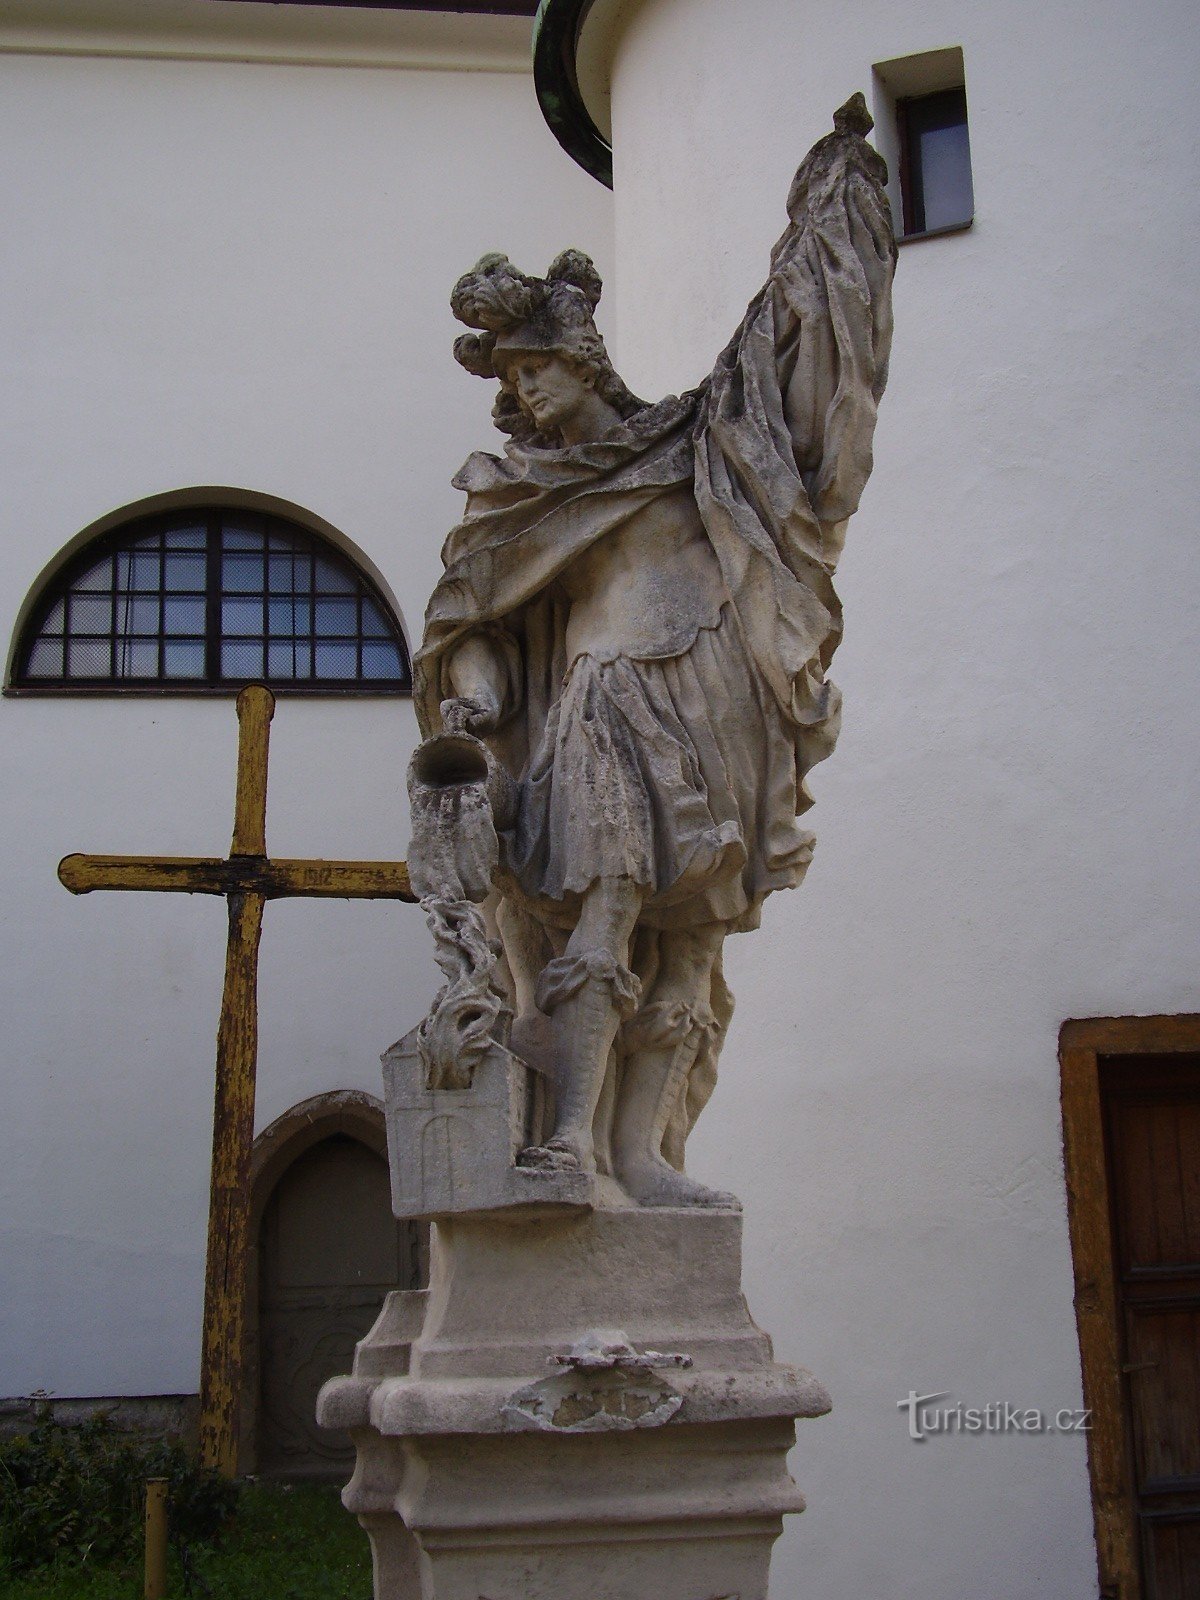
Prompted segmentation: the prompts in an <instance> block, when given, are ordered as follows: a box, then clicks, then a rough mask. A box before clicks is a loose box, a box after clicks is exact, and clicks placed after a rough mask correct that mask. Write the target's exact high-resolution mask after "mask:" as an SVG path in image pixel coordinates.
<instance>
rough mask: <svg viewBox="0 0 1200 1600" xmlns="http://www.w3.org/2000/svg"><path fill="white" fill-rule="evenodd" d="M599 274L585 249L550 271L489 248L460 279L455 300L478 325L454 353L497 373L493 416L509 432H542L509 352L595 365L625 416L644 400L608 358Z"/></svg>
mask: <svg viewBox="0 0 1200 1600" xmlns="http://www.w3.org/2000/svg"><path fill="white" fill-rule="evenodd" d="M601 287H602V285H601V281H600V274H599V273H598V272H597V271H596V268H595V266H594V265H593V263H592V260H591V257H590V256H586V255H584V253H583V252H582V251H581V250H564V251H563V253H562V254H561V255H560V256H556V257H555V259H554V260H553V261H552V262H551V264H550V268H549V271H548V272H547V273H546V276H545V277H544V278H531V277H529V276H527V275H526V274H525V273H523V272H519V271H518V270H517V268H516V267H514V266H513V264H512V262H511V261H510V260H509V259H508V257H507V256H503V255H487V256H484V257H483V258H482V259H481V260H480V261H478V262H476V264H475V266H474V267H472V269H471V271H470V272H468V273H466V274H465V275H464V276H463V277H461V278H460V279H459V280H458V282H457V283H456V284H455V285H454V290H453V292H452V294H451V296H450V306H451V309H452V310H453V312H454V315H455V316H456V317H457V318H458V320H459V321H460V322H465V323H466V325H467V326H468V327H469V328H478V329H480V330H482V331H480V332H479V333H465V334H462V335H461V336H460V337H459V338H458V339H456V340H455V343H454V356H455V359H456V360H457V361H458V362H459V363H460V365H462V366H464V367H465V368H466V369H467V371H468V372H471V373H474V374H475V376H476V377H479V378H496V379H498V380H499V382H500V386H501V394H500V398H499V400H498V401H497V404H496V408H495V411H494V412H493V418H494V420H495V422H496V426H497V427H498V428H501V429H502V430H503V431H504V432H506V433H512V434H525V435H530V436H532V435H534V434H536V431H537V430H536V428H535V426H534V425H533V423H532V420H531V419H530V418H529V417H528V416H527V415H526V413H525V412H524V411H523V410H522V409H521V407H520V404H519V402H518V400H517V397H516V392H515V390H514V389H513V386H512V384H511V382H510V380H509V377H508V358H509V357H511V356H514V355H525V354H529V353H530V352H534V353H545V354H548V355H549V354H553V355H561V356H565V357H567V358H568V359H569V360H571V361H574V362H575V363H576V364H577V365H578V366H580V367H583V368H585V369H586V370H587V371H589V372H591V373H593V374H594V375H595V378H596V388H597V391H598V392H599V393H600V394H601V395H603V397H604V398H605V399H606V400H608V401H609V403H610V404H611V405H613V406H614V407H615V408H616V410H617V411H618V413H619V414H620V415H621V416H622V417H629V416H632V415H633V413H634V412H635V411H637V410H639V409H640V408H641V406H642V402H641V401H640V400H638V399H637V398H636V397H635V396H634V395H632V394H630V392H629V390H628V389H627V388H626V387H625V385H624V383H622V381H621V379H620V378H619V377H618V376H617V374H616V372H615V371H614V369H613V365H612V362H611V361H610V360H609V359H608V351H607V350H606V349H605V348H604V340H603V339H602V338H601V337H600V334H599V332H598V331H597V328H596V324H595V322H594V321H593V319H592V313H593V312H594V311H595V309H596V306H597V305H598V304H599V301H600V292H601Z"/></svg>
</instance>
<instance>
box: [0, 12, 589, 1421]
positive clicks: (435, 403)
mask: <svg viewBox="0 0 1200 1600" xmlns="http://www.w3.org/2000/svg"><path fill="white" fill-rule="evenodd" d="M77 9H78V8H77ZM100 9H103V8H100ZM169 9H170V8H160V11H166V10H169ZM212 9H213V10H217V9H222V10H224V11H225V13H226V14H227V15H228V14H229V13H234V15H235V17H236V16H237V15H238V14H240V13H242V12H243V10H244V9H248V10H249V11H250V12H254V11H256V10H261V11H262V12H263V13H268V12H271V11H272V8H268V7H262V8H253V7H251V8H243V7H241V6H237V7H232V6H230V7H226V8H216V7H213V8H212ZM307 9H308V8H302V7H292V8H288V10H289V11H290V12H293V13H303V12H305V11H306V10H307ZM96 10H97V7H96V6H95V5H93V6H92V8H91V11H92V12H93V13H94V12H95V11H96ZM191 11H192V13H193V14H194V18H193V20H194V19H195V18H199V19H200V21H199V22H197V23H196V26H201V25H202V24H205V23H206V20H207V17H208V15H209V8H208V7H201V8H199V10H197V9H196V8H195V7H192V8H191ZM313 15H314V17H315V18H316V19H317V20H318V21H319V24H320V34H321V48H322V51H323V52H324V53H325V54H326V55H329V54H330V53H331V52H332V53H334V54H336V49H337V47H338V37H339V36H338V33H337V29H338V27H339V26H340V25H341V24H340V23H339V21H338V14H336V13H327V12H319V11H318V12H315V13H314V14H313ZM372 15H373V17H374V18H376V19H377V18H378V16H379V14H372ZM345 16H346V18H347V21H346V26H347V27H348V28H351V29H353V28H354V27H355V26H356V22H355V14H353V13H346V14H345ZM44 20H45V19H44V17H43V22H44ZM268 20H269V19H268ZM359 20H361V18H359ZM233 25H234V24H231V26H233ZM315 25H316V24H315V23H314V26H315ZM397 25H398V26H399V23H398V24H397ZM460 25H462V26H469V25H470V19H466V22H465V23H464V21H463V19H457V20H456V22H455V24H454V26H455V27H456V28H457V27H459V26H460ZM46 26H49V25H48V24H47V25H46ZM376 26H379V24H378V22H377V21H373V22H372V27H376ZM481 26H483V29H484V35H485V36H487V37H488V38H491V37H492V32H494V24H493V23H490V22H489V23H487V24H486V25H484V24H481ZM504 27H506V28H508V29H509V31H510V33H511V32H512V29H513V28H516V29H517V30H518V31H517V32H516V34H515V38H516V40H517V45H518V47H522V39H521V35H520V32H519V28H520V25H519V24H509V23H505V24H504ZM525 27H526V32H527V28H528V24H526V25H525ZM489 30H492V32H489ZM39 38H40V39H41V41H42V43H43V44H47V43H48V42H49V43H52V41H47V39H46V37H45V34H44V31H43V34H42V35H39ZM122 38H124V36H122ZM331 40H332V42H331ZM35 42H36V41H35ZM93 43H94V41H93ZM302 43H303V40H301V44H302ZM110 46H111V48H114V49H119V48H124V45H123V44H122V42H121V41H120V40H118V41H117V42H116V43H115V44H114V43H113V42H112V41H111V40H110V41H109V45H106V46H105V47H106V48H108V47H110ZM141 47H145V46H144V41H143V45H142V46H141ZM89 48H90V46H89ZM221 48H222V49H225V50H226V52H228V49H229V48H231V47H230V46H229V45H228V44H227V43H225V44H222V46H221ZM232 48H234V49H235V50H236V48H237V46H236V44H235V45H234V46H233V47H232ZM297 48H298V47H297ZM360 54H361V50H360ZM393 54H394V55H395V54H398V55H399V56H402V55H403V51H402V50H400V49H397V50H396V51H393ZM510 54H512V55H515V57H516V59H517V60H520V59H521V54H520V49H518V50H516V51H513V52H510ZM0 185H2V199H0V212H2V214H3V216H4V226H3V229H2V230H0V350H2V351H3V363H4V372H5V381H4V385H3V391H2V398H0V406H2V407H3V412H4V426H3V428H2V429H0V486H2V487H0V597H2V602H0V610H2V614H3V618H4V621H3V624H2V626H3V628H4V630H5V633H6V636H7V635H8V634H9V633H10V632H11V629H12V626H13V623H14V621H15V619H16V616H17V613H18V609H19V607H20V606H21V604H22V603H23V601H24V599H25V596H26V594H27V591H28V589H29V587H30V585H31V584H32V583H33V582H34V581H35V579H36V577H37V576H38V574H39V573H40V572H42V570H43V569H44V567H45V566H46V564H47V563H48V562H49V561H51V560H52V558H53V557H54V556H55V554H56V552H57V551H58V550H60V549H61V547H62V546H63V545H64V544H65V543H67V541H68V540H70V539H71V538H72V536H73V535H75V534H76V533H77V532H78V531H79V530H80V529H82V528H84V527H86V526H88V525H89V524H91V523H92V522H93V521H94V520H96V519H97V518H99V517H101V516H103V515H105V514H107V513H109V512H111V511H112V510H113V509H114V508H117V507H120V506H124V505H127V504H129V503H131V502H134V501H137V500H139V499H141V498H142V497H144V496H147V495H154V494H159V493H163V492H165V491H168V490H172V489H177V488H180V487H185V486H188V485H228V486H233V487H236V488H240V489H248V490H254V491H257V492H260V493H263V494H270V495H276V496H279V497H281V498H283V499H285V500H288V501H291V502H294V503H296V504H298V505H301V506H303V507H306V508H307V509H308V510H309V511H311V512H312V513H314V514H316V515H317V516H319V517H322V518H324V519H326V520H327V521H328V522H329V523H331V524H332V525H333V526H334V527H335V528H337V529H339V530H341V532H342V533H343V534H345V535H346V537H347V538H349V539H351V540H352V541H354V542H355V544H357V546H358V547H359V548H360V549H361V550H362V551H363V552H364V553H365V554H366V555H367V557H369V559H370V560H371V561H372V562H373V563H374V564H375V565H376V566H377V567H378V569H379V571H380V573H381V574H382V576H383V578H384V580H385V582H386V583H387V584H388V586H389V587H390V589H391V591H392V593H393V595H394V596H395V597H396V599H397V600H398V602H399V605H400V608H401V611H402V613H403V616H404V617H405V619H406V622H407V625H408V627H409V630H410V634H412V633H415V634H416V635H417V636H418V637H419V632H420V620H421V615H422V611H423V609H424V604H425V600H426V598H427V596H428V593H429V591H430V589H431V587H432V585H433V582H434V579H435V577H436V575H437V572H438V571H439V570H440V565H439V561H438V550H439V547H440V544H441V541H442V538H443V536H444V534H445V532H446V530H447V529H448V528H449V527H450V525H451V524H452V523H453V521H454V520H455V519H456V516H457V514H458V508H459V505H460V498H461V497H460V496H459V495H457V494H456V493H455V492H454V491H453V490H452V489H451V488H450V486H449V479H450V477H451V475H452V474H453V472H454V471H455V470H456V468H457V467H458V465H459V464H460V462H461V461H462V459H463V458H464V456H465V455H466V454H467V453H468V451H469V450H470V449H472V448H475V447H478V446H486V445H487V444H488V442H489V438H495V437H496V436H495V435H494V432H493V430H492V428H491V425H490V422H489V420H488V412H489V408H490V405H491V400H492V396H491V394H490V392H489V390H490V388H491V386H490V385H485V384H482V383H480V382H479V381H478V380H477V379H473V378H471V377H469V376H468V375H467V374H465V373H463V372H462V371H461V369H460V368H458V367H457V365H456V364H455V363H454V361H453V360H452V359H451V354H450V346H451V343H452V341H453V338H454V335H455V333H456V332H457V331H461V330H460V329H458V325H457V324H456V323H455V322H454V320H453V318H452V317H451V315H450V311H449V306H448V295H449V290H450V286H451V284H452V283H453V281H454V279H455V278H456V277H457V276H458V275H459V273H460V272H462V271H464V270H465V269H466V268H467V267H468V266H470V265H471V263H472V262H474V261H475V260H476V258H477V257H478V256H479V255H481V254H482V253H483V252H484V251H485V250H490V249H496V248H500V249H505V250H508V251H509V252H510V253H511V254H512V255H513V257H514V258H515V259H516V260H517V261H518V262H521V263H528V264H529V265H530V266H531V267H532V268H534V269H536V270H544V269H545V266H546V264H547V262H548V261H549V260H550V259H551V258H552V257H553V255H554V254H555V253H556V252H557V251H558V250H559V249H561V248H562V247H563V246H564V245H567V244H578V245H579V246H581V247H582V248H585V249H587V250H589V251H590V252H592V253H593V254H594V255H595V256H596V258H597V260H598V262H599V264H600V266H601V270H602V271H604V272H606V274H607V271H608V268H609V266H610V261H611V201H610V197H609V196H608V195H607V194H606V193H605V191H603V190H601V189H600V188H599V187H598V186H597V185H596V184H594V183H593V182H592V181H591V180H590V179H588V178H586V177H585V176H584V175H583V174H582V173H581V172H579V171H578V170H577V169H576V168H575V167H574V166H573V165H572V164H571V163H570V162H569V161H568V160H567V159H566V158H565V157H564V156H563V155H562V153H561V152H560V151H559V150H558V148H557V146H556V145H555V144H554V143H553V140H552V139H551V138H550V136H549V135H548V133H547V132H546V129H545V127H544V125H543V123H542V121H541V118H540V116H539V114H538V112H537V108H536V103H535V100H534V95H533V89H532V83H531V80H530V78H529V77H528V75H527V74H526V73H525V72H521V71H474V72H470V73H459V72H453V71H408V70H404V69H403V68H402V67H394V68H390V69H388V70H382V69H380V70H375V69H371V68H369V67H358V68H355V69H353V70H350V69H340V68H338V67H336V66H303V65H280V64H267V63H262V64H239V63H236V62H227V61H226V62H221V61H204V60H196V59H192V60H187V59H180V60H161V59H129V58H122V57H121V56H119V55H117V56H113V57H111V58H107V59H106V58H102V57H96V56H88V57H81V58H71V57H58V56H53V55H48V54H44V53H32V54H21V55H16V54H14V55H7V56H0ZM0 730H2V731H0V738H2V740H3V750H4V760H3V764H2V767H0V785H2V791H3V792H2V794H0V816H2V817H3V828H4V850H3V862H4V868H3V871H4V889H3V898H2V900H0V916H2V918H3V940H4V952H5V953H4V960H3V963H2V964H0V971H2V974H3V977H2V983H3V990H4V997H3V1016H4V1031H3V1038H2V1040H0V1070H2V1072H3V1079H4V1085H5V1087H4V1106H5V1110H4V1115H3V1117H0V1394H4V1395H12V1394H20V1393H28V1392H29V1391H30V1390H32V1389H34V1388H35V1387H43V1388H46V1389H49V1390H52V1391H54V1392H57V1393H59V1394H75V1395H80V1394H120V1393H135V1394H148V1393H153V1392H157V1391H162V1392H173V1391H190V1390H194V1388H195V1385H196V1380H197V1368H198V1351H199V1329H200V1303H201V1293H202V1276H203V1251H204V1229H205V1218H206V1213H207V1184H208V1161H209V1141H210V1137H211V1132H210V1130H211V1108H212V1076H213V1043H214V1037H215V1030H216V1023H217V1013H218V1006H219V1000H220V992H221V978H222V970H223V959H224V943H225V916H224V907H223V905H222V904H221V902H219V901H216V900H208V899H201V898H195V899H192V898H186V897H183V896H165V895H164V896H148V895H113V894H107V895H101V894H96V895H93V896H91V897H89V898H84V899H75V898H72V897H71V896H69V895H68V894H67V893H66V891H65V890H63V889H62V888H60V887H59V885H58V883H57V881H56V879H55V875H54V870H55V865H56V863H57V862H58V860H59V858H60V857H61V856H62V855H63V854H65V853H66V852H68V851H71V850H97V851H104V852H118V851H119V852H157V853H165V854H184V855H188V854H209V853H212V854H223V853H224V852H225V851H226V850H227V849H228V846H229V834H230V829H231V827H232V814H233V813H232V807H233V778H234V752H235V739H236V732H235V717H234V711H233V705H232V701H231V700H228V699H218V700H179V699H161V700H155V699H96V700H86V701H85V700H70V699H63V700H52V699H34V698H22V699H14V698H9V699H6V700H4V701H0ZM415 737H416V728H415V722H414V718H413V714H412V707H411V703H410V702H409V701H407V700H399V701H398V700H394V699H393V700H386V699H384V700H367V701H361V700H359V701H352V702H332V701H327V700H326V701H315V700H307V701H305V700H289V699H283V698H281V699H280V704H279V707H278V710H277V712H276V716H275V722H274V726H273V731H272V769H271V771H272V776H271V790H270V804H269V808H268V843H269V846H270V848H271V849H272V850H273V851H274V852H275V853H276V854H281V855H314V856H341V857H350V858H385V859H394V858H396V857H398V856H402V855H403V853H404V849H405V845H406V842H407V818H406V811H405V801H404V795H403V774H404V769H405V765H406V763H407V759H408V754H409V752H410V749H411V747H412V745H413V743H414V740H415ZM436 981H437V973H436V969H435V968H434V966H433V962H432V956H431V952H430V946H429V941H428V937H427V935H426V933H425V929H424V925H423V920H422V919H421V917H420V914H419V912H417V911H416V910H415V909H414V908H412V907H409V906H401V905H386V904H365V903H357V904H344V903H336V902H335V903H326V904H318V903H313V902H285V903H279V904H275V905H272V906H270V907H269V908H268V910H267V914H266V925H265V932H264V937H263V945H262V962H261V973H260V994H261V1017H262V1021H261V1051H260V1075H259V1083H260V1089H259V1125H260V1126H262V1125H263V1124H265V1123H266V1122H268V1121H270V1120H272V1119H273V1118H274V1117H276V1116H277V1115H278V1114H279V1113H280V1112H282V1111H283V1110H285V1109H286V1108H287V1107H288V1106H289V1105H291V1104H293V1103H295V1102H296V1101H298V1100H301V1099H303V1098H305V1097H306V1096H308V1095H310V1094H314V1093H318V1092H320V1091H324V1090H329V1089H336V1088H344V1087H359V1088H364V1089H368V1090H372V1091H374V1092H376V1093H378V1092H379V1090H380V1073H379V1064H378V1058H379V1054H380V1052H381V1050H383V1049H384V1048H386V1047H387V1045H389V1044H390V1043H391V1042H392V1040H394V1039H395V1038H397V1037H398V1036H399V1034H400V1033H402V1032H403V1031H404V1030H405V1029H406V1028H408V1027H410V1026H411V1025H412V1024H413V1023H414V1022H415V1021H416V1020H417V1019H418V1018H419V1016H420V1015H421V1014H422V1012H423V1010H424V1008H425V1005H426V1004H427V1001H428V998H429V996H430V994H431V992H432V989H433V987H434V985H435V983H436Z"/></svg>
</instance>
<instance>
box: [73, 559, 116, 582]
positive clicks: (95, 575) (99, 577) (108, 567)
mask: <svg viewBox="0 0 1200 1600" xmlns="http://www.w3.org/2000/svg"><path fill="white" fill-rule="evenodd" d="M112 573H113V564H112V557H111V556H105V558H104V560H103V561H97V563H96V565H95V566H94V567H89V568H88V570H87V571H86V572H85V573H84V574H83V576H82V577H81V578H76V579H75V583H74V585H73V587H74V588H76V589H111V588H112V582H113V576H112Z"/></svg>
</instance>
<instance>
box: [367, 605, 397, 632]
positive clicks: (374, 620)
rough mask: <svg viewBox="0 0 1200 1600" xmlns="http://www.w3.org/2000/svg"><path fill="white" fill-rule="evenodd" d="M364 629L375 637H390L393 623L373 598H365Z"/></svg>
mask: <svg viewBox="0 0 1200 1600" xmlns="http://www.w3.org/2000/svg"><path fill="white" fill-rule="evenodd" d="M362 631H363V632H364V633H365V634H367V635H369V636H370V637H371V638H374V639H390V638H391V637H392V625H391V623H390V622H389V621H388V620H387V618H386V617H385V616H384V614H383V612H382V611H381V610H380V609H379V607H378V606H377V605H376V604H375V602H374V601H373V600H364V601H363V607H362Z"/></svg>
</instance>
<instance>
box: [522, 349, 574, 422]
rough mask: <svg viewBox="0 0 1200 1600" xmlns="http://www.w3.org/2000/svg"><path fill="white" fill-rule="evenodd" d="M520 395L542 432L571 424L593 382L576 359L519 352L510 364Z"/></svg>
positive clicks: (551, 354)
mask: <svg viewBox="0 0 1200 1600" xmlns="http://www.w3.org/2000/svg"><path fill="white" fill-rule="evenodd" d="M508 376H509V381H510V383H512V385H513V387H514V388H515V389H516V391H517V398H518V399H519V400H520V402H521V404H522V405H523V406H524V407H525V409H526V410H527V411H528V412H529V414H530V416H531V417H532V418H533V420H534V421H535V422H536V423H537V425H538V427H539V428H540V429H541V431H542V432H543V433H551V432H554V431H555V430H561V429H562V428H563V427H564V426H569V425H570V422H571V419H572V418H573V417H575V416H576V415H577V414H578V412H579V411H580V409H581V408H582V407H584V406H585V405H586V404H587V401H588V398H589V396H590V394H591V389H592V386H591V384H590V383H589V382H588V380H587V378H586V377H585V376H584V374H583V373H582V372H581V371H580V369H579V368H578V367H577V366H576V365H575V363H574V362H573V361H569V360H567V358H566V357H565V356H560V355H555V354H553V353H552V352H545V353H541V354H537V353H532V352H531V353H529V354H526V355H520V356H516V357H515V358H514V359H513V360H512V361H511V362H510V363H509V366H508Z"/></svg>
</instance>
